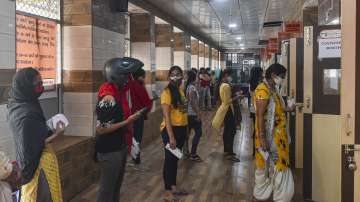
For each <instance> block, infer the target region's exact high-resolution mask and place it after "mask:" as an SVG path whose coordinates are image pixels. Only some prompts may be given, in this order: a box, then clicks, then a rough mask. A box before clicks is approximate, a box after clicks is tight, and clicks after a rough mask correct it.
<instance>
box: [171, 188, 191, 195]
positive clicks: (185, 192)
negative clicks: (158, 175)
mask: <svg viewBox="0 0 360 202" xmlns="http://www.w3.org/2000/svg"><path fill="white" fill-rule="evenodd" d="M173 194H174V196H187V195H189V192H187V191H185V190H183V189H179V190H177V191H175V192H173Z"/></svg>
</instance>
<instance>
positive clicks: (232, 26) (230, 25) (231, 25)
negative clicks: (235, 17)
mask: <svg viewBox="0 0 360 202" xmlns="http://www.w3.org/2000/svg"><path fill="white" fill-rule="evenodd" d="M229 27H230V28H235V27H237V24H235V23H230V24H229Z"/></svg>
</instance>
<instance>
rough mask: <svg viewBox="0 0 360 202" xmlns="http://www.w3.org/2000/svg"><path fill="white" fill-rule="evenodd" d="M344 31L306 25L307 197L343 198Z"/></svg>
mask: <svg viewBox="0 0 360 202" xmlns="http://www.w3.org/2000/svg"><path fill="white" fill-rule="evenodd" d="M340 33H341V30H340V27H339V26H319V27H305V29H304V35H305V39H304V40H305V42H304V43H305V46H304V47H305V48H304V55H305V57H304V63H306V64H305V66H304V106H305V109H304V112H305V114H304V119H303V120H304V124H303V126H304V127H303V129H304V198H305V199H312V200H314V201H317V202H338V201H340V198H341V185H340V184H341V167H340V166H339V165H340V163H341V146H340V145H341V138H340V133H341V132H340V131H341V124H340V79H341V65H340V57H341V54H340V50H339V48H338V46H339V47H340V45H341V44H340V43H339V44H340V45H339V44H338V42H339V40H340V39H339V36H341V35H339V34H340ZM310 54H312V56H311V55H310ZM329 176H331V177H329Z"/></svg>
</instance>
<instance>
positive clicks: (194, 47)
mask: <svg viewBox="0 0 360 202" xmlns="http://www.w3.org/2000/svg"><path fill="white" fill-rule="evenodd" d="M191 55H199V41H198V40H191Z"/></svg>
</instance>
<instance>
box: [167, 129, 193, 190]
mask: <svg viewBox="0 0 360 202" xmlns="http://www.w3.org/2000/svg"><path fill="white" fill-rule="evenodd" d="M172 128H173V132H174V135H175V139H176V147H177V148H179V149H180V150H181V149H182V147H183V146H184V143H185V139H186V133H187V126H173V127H172ZM161 136H162V139H163V142H164V145H166V144H167V143H169V142H170V139H169V134H168V132H167V130H166V128H164V129H163V131H162V132H161ZM164 150H165V160H164V169H163V178H164V184H165V190H169V191H170V190H171V187H172V186H176V176H177V168H178V160H179V159H178V158H177V157H176V156H175V155H173V154H172V153H171V152H170V151H169V150H167V149H165V148H164Z"/></svg>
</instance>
